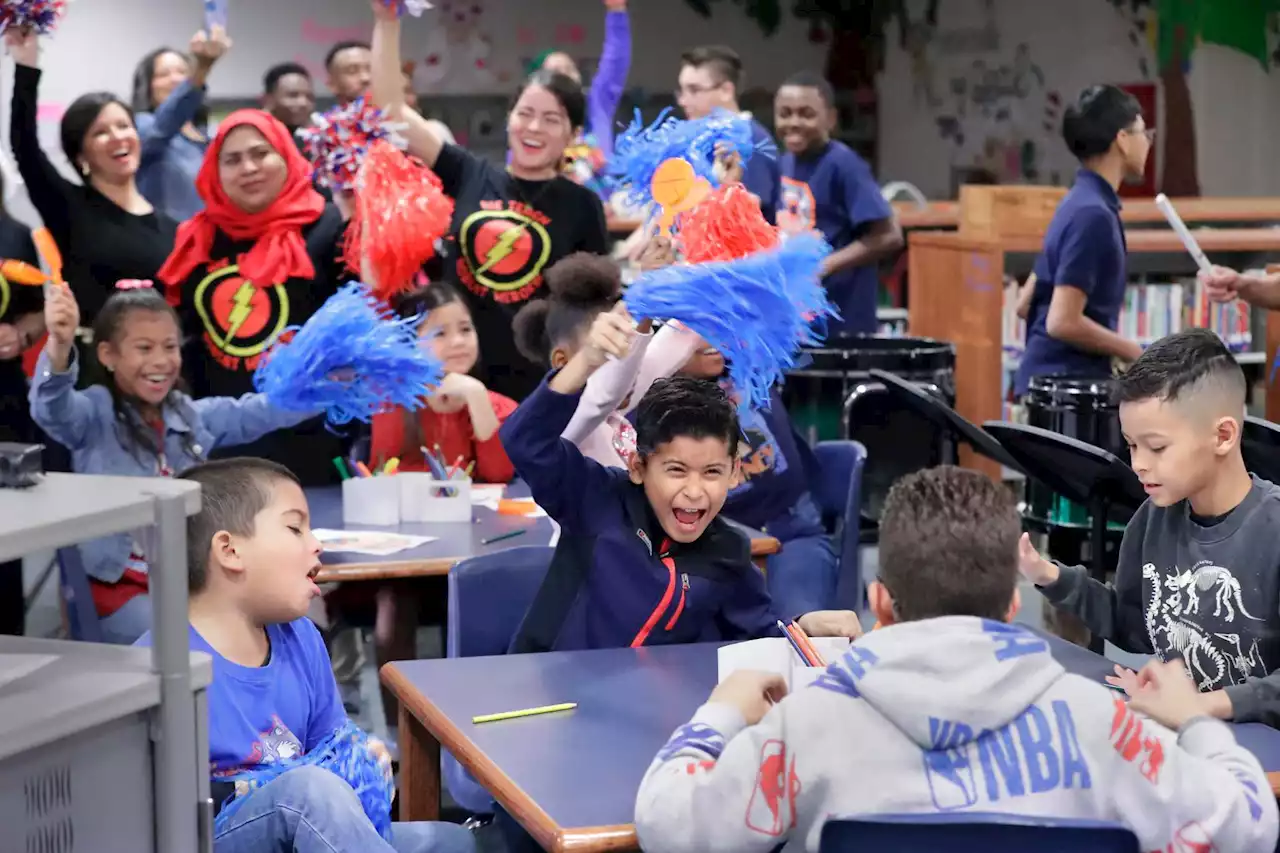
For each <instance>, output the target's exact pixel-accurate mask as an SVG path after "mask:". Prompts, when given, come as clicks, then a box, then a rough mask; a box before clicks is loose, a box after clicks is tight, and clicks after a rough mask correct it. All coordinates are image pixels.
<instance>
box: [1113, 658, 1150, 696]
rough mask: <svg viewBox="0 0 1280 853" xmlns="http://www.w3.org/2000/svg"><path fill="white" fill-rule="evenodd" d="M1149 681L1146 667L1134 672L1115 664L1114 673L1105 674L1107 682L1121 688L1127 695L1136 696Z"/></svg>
mask: <svg viewBox="0 0 1280 853" xmlns="http://www.w3.org/2000/svg"><path fill="white" fill-rule="evenodd" d="M1150 683H1151V676H1150V674H1149V673H1148V672H1147V670H1146V669H1143V670H1142V672H1134V671H1133V670H1131V669H1129V668H1128V667H1125V666H1121V665H1120V664H1116V674H1115V675H1108V676H1107V684H1110V685H1111V686H1112V687H1115V688H1117V689H1119V690H1123V691H1124V692H1125V694H1126V695H1128V696H1137V695H1138V694H1139V693H1140V692H1142V690H1143V688H1145V687H1147V685H1149V684H1150Z"/></svg>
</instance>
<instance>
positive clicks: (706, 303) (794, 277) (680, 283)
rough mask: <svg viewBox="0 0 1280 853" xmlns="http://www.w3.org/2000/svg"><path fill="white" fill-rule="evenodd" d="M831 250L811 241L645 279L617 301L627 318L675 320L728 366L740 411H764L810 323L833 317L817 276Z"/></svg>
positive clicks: (810, 338) (796, 240) (804, 238)
mask: <svg viewBox="0 0 1280 853" xmlns="http://www.w3.org/2000/svg"><path fill="white" fill-rule="evenodd" d="M830 252H831V247H830V246H828V245H827V244H826V242H825V241H824V240H823V239H822V238H821V237H818V236H816V235H813V234H802V235H799V236H797V237H793V238H791V239H789V240H788V241H787V242H786V243H784V244H783V245H782V246H781V247H780V248H778V249H774V250H772V251H768V252H758V253H756V254H754V255H750V256H749V257H746V258H742V259H739V260H735V261H727V262H720V263H707V264H695V265H692V266H672V267H666V268H664V269H660V270H656V271H654V272H650V273H646V274H645V275H642V276H641V277H640V278H639V279H637V280H636V281H635V283H633V284H632V285H631V286H630V287H629V288H627V291H626V293H625V295H624V296H623V302H625V303H626V306H627V310H628V311H629V312H631V316H633V317H653V318H657V319H662V320H678V321H680V322H681V323H683V324H684V325H686V326H688V327H689V328H690V329H692V330H693V331H695V332H697V333H698V334H699V335H701V336H702V337H703V338H705V339H706V340H707V342H708V343H709V344H711V346H713V347H715V348H716V349H718V350H719V351H720V353H721V354H722V355H723V356H724V357H725V361H727V362H728V363H729V378H730V380H731V381H732V382H733V384H734V387H735V388H737V389H738V390H739V391H740V392H741V394H742V406H743V408H744V409H746V408H756V409H767V408H768V407H769V392H770V389H772V388H773V386H774V385H775V384H777V383H778V382H779V381H780V380H781V379H782V374H783V371H785V370H786V369H787V368H789V367H791V366H793V364H794V363H795V356H796V353H797V352H798V351H799V349H800V347H801V346H802V345H804V344H813V343H816V342H817V341H816V338H815V336H814V333H813V330H812V323H813V321H814V320H815V319H816V318H818V317H823V316H826V315H829V314H833V313H834V311H833V309H832V307H831V304H830V303H829V302H828V301H827V295H826V291H825V289H824V288H823V287H822V282H821V281H820V280H819V278H818V271H819V268H820V266H821V264H822V260H823V258H825V257H826V256H827V255H828V254H829V253H830Z"/></svg>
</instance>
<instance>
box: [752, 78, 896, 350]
mask: <svg viewBox="0 0 1280 853" xmlns="http://www.w3.org/2000/svg"><path fill="white" fill-rule="evenodd" d="M835 120H836V117H835V95H834V93H833V92H832V90H831V84H830V83H828V82H827V81H826V80H824V79H823V78H822V77H819V76H818V75H816V74H809V73H803V74H797V75H795V76H793V77H791V78H790V79H789V80H787V82H785V83H783V84H782V87H781V88H780V89H778V94H777V97H776V98H775V99H774V102H773V123H774V128H775V129H776V130H777V132H778V137H779V138H780V139H781V140H782V143H783V145H784V147H785V148H786V153H785V154H783V155H782V157H781V160H780V163H781V167H782V206H781V209H780V211H779V213H778V225H779V226H781V227H782V229H783V230H784V231H785V232H786V233H788V234H796V233H801V232H805V231H812V230H813V229H815V228H816V229H818V230H819V231H821V232H822V236H823V237H825V238H826V240H827V242H828V243H830V244H831V247H832V248H833V249H834V251H833V252H832V253H831V254H830V255H829V256H828V257H827V259H826V260H825V261H824V263H823V270H822V276H823V283H824V284H825V285H826V288H827V295H828V297H829V298H830V299H831V302H832V303H833V304H834V305H835V306H836V308H837V309H838V310H839V311H840V319H839V320H835V319H832V320H831V321H829V325H828V331H829V333H830V334H833V335H834V334H838V333H844V334H856V333H863V334H874V333H875V332H876V331H877V329H878V328H879V324H878V323H877V321H876V301H877V300H876V295H877V291H878V288H879V277H878V276H877V274H876V265H877V264H878V263H879V262H880V260H881V259H882V258H886V257H888V256H890V255H892V254H893V253H894V252H897V251H898V250H899V249H901V248H902V242H903V241H902V229H901V228H899V227H898V222H897V220H896V219H895V218H894V215H893V209H892V208H890V207H889V203H888V202H887V201H885V200H884V196H882V195H881V194H880V186H879V185H878V184H877V183H876V180H875V176H873V175H872V174H871V169H870V167H868V166H867V164H866V162H865V161H864V160H863V159H862V158H861V157H859V156H858V155H857V154H856V153H854V151H853V149H851V148H849V146H847V145H845V144H844V143H843V142H839V141H837V140H833V139H832V138H831V131H832V129H833V128H834V127H835Z"/></svg>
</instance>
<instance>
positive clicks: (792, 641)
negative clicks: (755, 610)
mask: <svg viewBox="0 0 1280 853" xmlns="http://www.w3.org/2000/svg"><path fill="white" fill-rule="evenodd" d="M778 630H779V631H781V632H782V636H784V637H786V638H787V642H788V643H790V644H791V648H793V649H795V651H796V654H797V655H799V656H800V662H801V663H803V664H804V665H805V666H813V664H811V663H809V659H808V658H807V657H805V656H804V650H803V649H801V648H800V644H799V643H797V642H796V638H795V637H794V636H792V634H791V632H790V631H788V630H787V626H786V625H784V624H782V620H781V619H779V620H778Z"/></svg>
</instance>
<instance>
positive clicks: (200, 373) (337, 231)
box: [179, 205, 348, 485]
mask: <svg viewBox="0 0 1280 853" xmlns="http://www.w3.org/2000/svg"><path fill="white" fill-rule="evenodd" d="M344 227H345V222H344V221H343V219H342V215H341V214H340V213H339V212H338V209H337V208H335V207H333V206H332V205H329V206H326V207H325V210H324V213H323V214H322V215H321V216H320V218H319V219H317V220H316V221H315V222H313V223H311V224H310V225H308V226H306V227H304V228H303V229H302V234H303V237H304V238H305V240H306V243H307V254H308V255H309V256H310V257H311V262H312V264H314V265H315V269H316V274H315V277H314V278H311V279H303V278H291V279H289V280H288V281H286V282H284V283H283V284H278V285H275V286H272V287H259V286H257V285H256V284H254V283H253V282H250V281H247V280H245V279H243V278H241V277H240V267H239V265H238V263H237V260H238V259H239V258H240V256H241V255H243V254H244V253H245V252H248V251H249V249H250V248H252V246H253V243H252V241H248V240H244V241H236V240H232V239H231V238H230V237H228V236H227V235H226V234H224V233H222V232H221V231H219V232H217V234H216V236H215V237H214V240H213V247H212V249H211V250H210V252H209V257H210V258H212V260H211V261H210V262H209V263H208V264H204V265H202V266H199V267H197V268H196V269H195V270H194V271H193V272H192V274H191V276H190V277H189V278H188V279H187V280H186V281H185V282H184V283H183V285H182V298H181V302H180V304H179V313H180V314H181V316H182V325H183V333H184V336H185V338H186V346H185V349H184V354H183V371H184V373H185V374H186V378H187V382H188V383H189V384H190V386H191V392H192V396H194V397H196V398H200V397H238V396H240V395H241V394H247V393H250V392H252V391H253V390H254V387H253V372H254V370H256V369H257V367H258V364H259V362H261V360H262V356H263V353H264V352H266V350H267V349H268V348H269V346H270V344H271V343H272V342H273V341H274V340H275V339H276V337H277V336H278V335H279V334H280V333H281V332H283V331H284V330H285V329H286V328H288V327H289V326H301V325H302V324H303V323H306V322H307V320H309V319H310V318H311V315H312V314H314V313H315V312H316V310H317V309H319V308H320V306H321V305H323V304H324V303H325V300H327V299H328V298H329V297H330V296H332V295H333V294H334V293H336V292H337V290H338V288H339V287H341V286H342V284H344V283H345V281H346V279H347V278H348V276H346V274H345V272H344V270H343V267H342V265H341V263H340V262H339V260H338V256H339V253H340V250H341V240H342V231H343V228H344ZM343 445H344V441H343V439H342V437H341V436H338V435H334V434H333V433H332V432H330V431H329V430H328V429H326V427H325V424H324V421H323V419H322V418H316V419H313V420H310V421H307V422H306V423H304V424H301V425H299V426H297V427H294V428H293V429H289V430H280V431H277V432H274V433H271V434H270V435H267V436H265V437H264V438H262V439H260V440H258V441H256V442H254V443H252V444H247V445H244V446H242V447H235V448H227V449H225V450H223V451H221V452H220V453H215V454H214V455H215V456H217V455H223V456H260V457H263V458H266V459H271V460H273V461H276V462H279V463H280V464H282V465H285V466H287V467H288V468H289V469H290V470H292V471H293V472H294V474H296V475H297V476H298V478H299V479H301V480H302V481H303V485H320V484H323V483H329V482H334V481H335V479H336V476H337V472H336V471H335V470H334V468H333V465H332V463H331V461H330V460H331V459H332V458H333V457H334V456H338V455H341V454H342V453H343Z"/></svg>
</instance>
